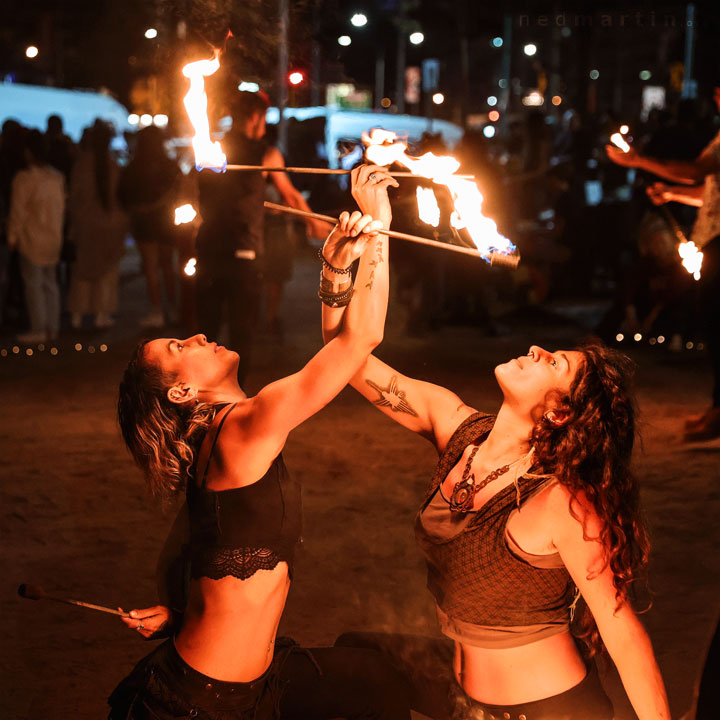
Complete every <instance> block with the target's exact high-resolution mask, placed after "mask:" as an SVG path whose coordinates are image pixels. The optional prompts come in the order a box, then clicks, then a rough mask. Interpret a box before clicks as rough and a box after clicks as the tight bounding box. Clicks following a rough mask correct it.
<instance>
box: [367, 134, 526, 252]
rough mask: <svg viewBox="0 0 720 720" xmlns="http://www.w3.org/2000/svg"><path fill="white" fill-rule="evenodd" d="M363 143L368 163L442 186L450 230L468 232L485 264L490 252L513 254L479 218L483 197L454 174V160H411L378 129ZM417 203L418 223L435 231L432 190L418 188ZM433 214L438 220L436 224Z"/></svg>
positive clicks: (492, 227)
mask: <svg viewBox="0 0 720 720" xmlns="http://www.w3.org/2000/svg"><path fill="white" fill-rule="evenodd" d="M363 142H364V143H365V145H366V150H365V156H366V157H367V159H368V161H369V162H371V163H374V164H376V165H390V164H391V163H393V162H397V163H400V164H401V165H404V166H405V167H406V168H408V170H410V172H412V173H413V175H419V176H422V177H426V178H430V179H431V180H432V181H433V182H435V183H438V184H440V185H445V186H446V187H447V188H448V190H449V191H450V195H451V197H452V201H453V206H454V212H453V213H452V216H451V218H450V222H451V224H452V226H453V227H454V228H457V229H458V230H460V229H463V228H465V229H466V230H467V232H468V233H469V235H470V237H471V238H472V240H473V242H474V243H475V246H476V247H477V249H478V251H479V253H480V255H482V257H483V258H484V259H485V260H488V261H489V259H490V255H491V253H493V252H499V253H502V254H505V255H509V254H511V253H513V252H514V251H515V246H514V245H513V244H512V243H511V242H510V240H508V239H507V238H506V237H504V236H503V235H501V234H500V233H499V232H498V231H497V225H496V224H495V222H494V221H493V220H491V219H490V218H488V217H485V216H484V215H483V214H482V202H483V196H482V193H481V192H480V191H479V190H478V187H477V185H476V184H475V183H474V182H472V181H471V180H464V179H462V178H459V177H457V176H456V175H455V174H454V173H455V172H457V170H458V168H459V167H460V163H459V162H458V161H457V160H456V159H455V158H454V157H452V156H449V155H439V156H438V155H434V154H433V153H431V152H428V153H425V154H424V155H422V156H421V157H412V156H410V155H408V154H407V152H406V150H407V144H406V143H404V142H398V141H397V136H396V135H395V133H393V132H388V131H387V130H381V129H379V128H376V129H374V130H372V131H371V132H370V133H369V134H368V133H363ZM421 191H424V192H421ZM428 193H430V194H429V195H428ZM431 196H432V200H431V199H430V198H431ZM417 200H418V213H419V214H420V219H421V220H422V221H423V222H426V223H428V224H430V225H433V226H434V227H437V224H438V223H439V209H438V207H437V201H436V200H435V196H434V193H433V192H432V190H429V189H427V188H418V191H417ZM436 214H437V220H435V217H436ZM434 220H435V222H433V221H434Z"/></svg>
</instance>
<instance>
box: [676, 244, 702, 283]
mask: <svg viewBox="0 0 720 720" xmlns="http://www.w3.org/2000/svg"><path fill="white" fill-rule="evenodd" d="M678 253H679V254H680V257H681V258H682V265H683V267H684V268H685V269H686V270H687V271H688V272H689V273H690V274H691V275H692V276H693V277H694V278H695V279H696V280H699V279H700V269H701V268H702V262H703V254H702V252H700V250H699V248H698V247H697V245H695V243H694V242H693V241H692V240H687V241H686V242H682V243H680V244H679V245H678Z"/></svg>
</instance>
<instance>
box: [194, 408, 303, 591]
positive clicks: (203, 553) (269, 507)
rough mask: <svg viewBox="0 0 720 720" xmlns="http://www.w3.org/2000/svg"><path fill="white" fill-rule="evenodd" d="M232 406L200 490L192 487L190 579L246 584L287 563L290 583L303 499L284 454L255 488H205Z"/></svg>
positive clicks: (211, 451) (300, 528) (218, 433)
mask: <svg viewBox="0 0 720 720" xmlns="http://www.w3.org/2000/svg"><path fill="white" fill-rule="evenodd" d="M234 407H235V404H233V405H231V406H230V408H229V410H227V411H226V413H225V415H224V416H223V417H222V419H221V420H220V423H219V425H218V429H217V432H216V433H215V438H214V439H213V443H212V447H211V449H210V454H209V455H208V460H207V464H206V466H205V472H204V474H203V478H202V481H201V483H200V485H199V486H198V485H196V484H195V483H192V482H191V483H188V487H187V505H188V511H189V518H190V576H191V577H192V578H193V579H197V578H200V577H207V578H210V579H212V580H219V579H220V578H224V577H227V576H228V575H232V576H233V577H236V578H239V579H240V580H246V579H247V578H249V577H251V576H252V575H254V574H255V573H256V572H257V571H258V570H272V569H273V568H274V567H275V566H276V565H277V564H278V563H279V562H283V561H284V562H286V563H287V564H288V571H289V575H290V578H291V579H292V571H293V556H294V552H295V546H296V545H297V543H298V542H300V534H301V531H302V500H301V494H300V484H299V483H298V482H297V481H296V480H294V479H292V478H291V476H290V474H289V473H288V471H287V468H286V467H285V463H284V462H283V459H282V453H280V454H279V455H278V456H277V457H276V458H275V459H274V460H273V462H272V464H271V465H270V467H269V468H268V471H267V472H266V473H265V474H264V475H263V476H262V477H261V478H260V479H259V480H258V481H257V482H254V483H252V484H251V485H245V486H243V487H237V488H230V489H228V490H208V489H207V487H206V486H205V482H206V478H207V471H208V467H209V465H210V462H211V460H212V455H213V451H214V450H215V445H216V443H217V439H218V436H219V435H220V431H221V430H222V426H223V423H224V422H225V420H226V419H227V416H228V415H229V414H230V413H231V412H232V410H233V408H234Z"/></svg>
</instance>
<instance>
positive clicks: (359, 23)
mask: <svg viewBox="0 0 720 720" xmlns="http://www.w3.org/2000/svg"><path fill="white" fill-rule="evenodd" d="M367 21H368V19H367V15H364V14H363V13H355V14H354V15H353V16H352V17H351V18H350V22H351V23H352V25H354V26H355V27H363V26H365V25H367Z"/></svg>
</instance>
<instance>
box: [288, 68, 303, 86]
mask: <svg viewBox="0 0 720 720" xmlns="http://www.w3.org/2000/svg"><path fill="white" fill-rule="evenodd" d="M303 80H305V75H303V74H302V73H301V72H300V71H299V70H294V71H293V72H291V73H290V74H289V75H288V82H289V83H290V84H291V85H299V84H300V83H301V82H303Z"/></svg>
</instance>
